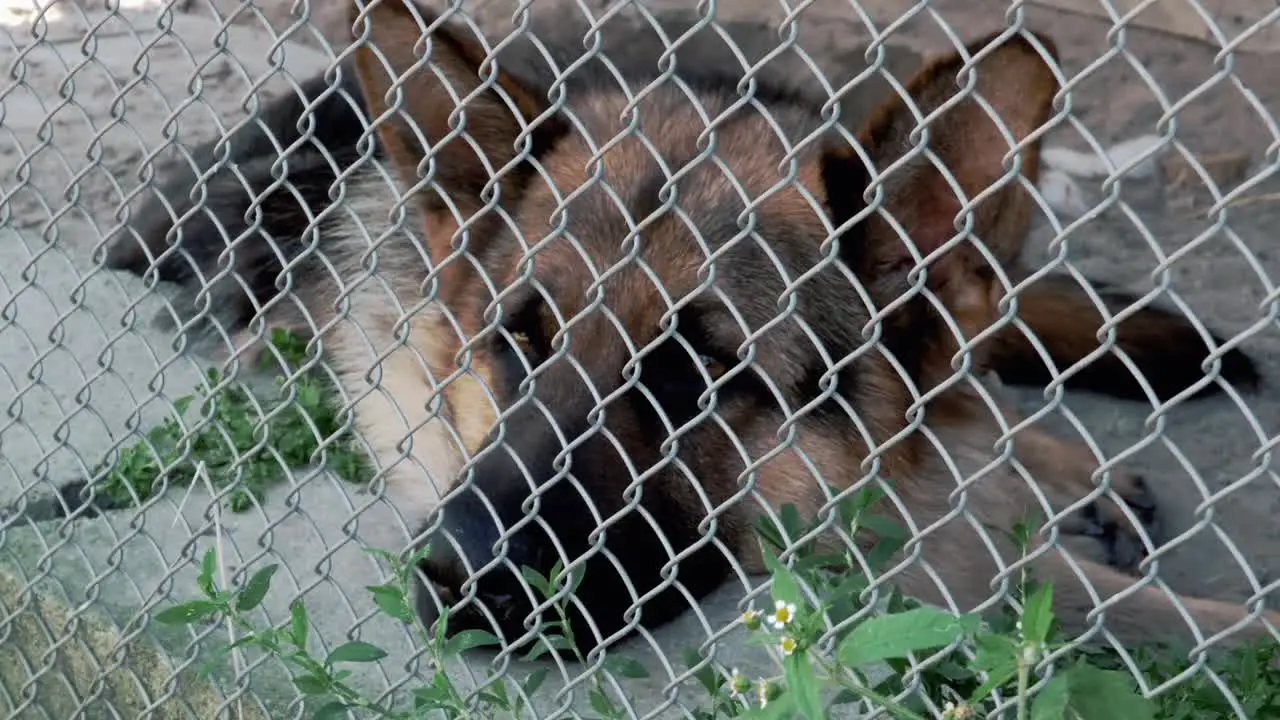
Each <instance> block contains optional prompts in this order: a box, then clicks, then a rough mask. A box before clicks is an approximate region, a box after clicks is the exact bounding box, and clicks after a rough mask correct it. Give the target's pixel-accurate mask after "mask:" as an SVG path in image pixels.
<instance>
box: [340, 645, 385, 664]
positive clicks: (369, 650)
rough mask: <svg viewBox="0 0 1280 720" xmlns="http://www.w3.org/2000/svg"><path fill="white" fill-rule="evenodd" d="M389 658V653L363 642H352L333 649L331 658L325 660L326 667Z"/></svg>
mask: <svg viewBox="0 0 1280 720" xmlns="http://www.w3.org/2000/svg"><path fill="white" fill-rule="evenodd" d="M386 656H387V651H386V650H383V649H382V648H380V647H378V646H377V645H373V644H370V643H367V642H364V641H363V640H352V641H351V642H348V643H343V644H342V645H339V646H338V647H336V648H334V649H333V652H331V653H329V657H327V658H325V661H324V664H325V665H334V664H337V663H341V662H354V663H365V662H377V661H378V660H381V659H382V658H384V657H386Z"/></svg>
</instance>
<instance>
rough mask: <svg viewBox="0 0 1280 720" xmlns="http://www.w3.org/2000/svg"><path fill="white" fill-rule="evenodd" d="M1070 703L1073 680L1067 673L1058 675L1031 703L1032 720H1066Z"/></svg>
mask: <svg viewBox="0 0 1280 720" xmlns="http://www.w3.org/2000/svg"><path fill="white" fill-rule="evenodd" d="M1024 627H1025V626H1024ZM1070 701H1071V679H1070V678H1069V677H1068V676H1067V675H1066V673H1062V674H1059V675H1056V676H1054V678H1053V679H1052V680H1050V681H1049V682H1048V683H1046V684H1045V686H1044V687H1043V688H1042V689H1041V690H1040V692H1038V693H1036V697H1035V699H1034V700H1032V701H1031V720H1065V718H1066V717H1067V704H1068V703H1069V702H1070Z"/></svg>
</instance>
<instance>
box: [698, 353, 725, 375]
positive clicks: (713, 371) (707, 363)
mask: <svg viewBox="0 0 1280 720" xmlns="http://www.w3.org/2000/svg"><path fill="white" fill-rule="evenodd" d="M698 361H699V362H701V363H702V367H703V368H704V369H705V370H706V371H707V375H710V376H711V379H712V380H719V379H720V376H721V375H724V374H725V373H726V372H728V370H729V368H728V367H726V366H725V364H724V363H722V362H720V361H719V360H717V359H715V358H713V357H711V356H710V355H699V356H698Z"/></svg>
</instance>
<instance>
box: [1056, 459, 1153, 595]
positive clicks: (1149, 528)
mask: <svg viewBox="0 0 1280 720" xmlns="http://www.w3.org/2000/svg"><path fill="white" fill-rule="evenodd" d="M1111 488H1112V490H1114V491H1115V495H1118V496H1119V497H1120V499H1121V500H1123V501H1124V503H1125V504H1126V505H1128V507H1129V511H1130V512H1131V513H1132V515H1133V516H1134V517H1135V518H1137V520H1138V521H1139V522H1140V523H1141V524H1142V529H1143V530H1145V531H1146V535H1147V538H1148V539H1150V541H1151V543H1152V544H1153V545H1158V544H1159V543H1160V542H1162V540H1163V535H1162V528H1161V513H1160V508H1159V504H1158V503H1157V501H1156V497H1155V493H1153V492H1151V488H1150V486H1149V485H1148V484H1147V481H1146V480H1145V479H1143V477H1142V476H1141V475H1132V474H1128V473H1121V474H1116V475H1112V480H1111ZM1062 529H1063V531H1064V532H1067V533H1069V534H1073V535H1083V536H1086V537H1090V538H1093V539H1094V540H1096V541H1097V542H1098V543H1099V544H1100V545H1101V549H1102V551H1103V553H1104V556H1105V561H1106V563H1107V564H1108V565H1111V566H1112V567H1114V568H1116V569H1118V570H1124V571H1127V572H1133V571H1136V570H1137V567H1138V564H1139V563H1140V562H1142V560H1143V558H1145V557H1146V556H1147V545H1146V543H1145V542H1144V541H1143V538H1142V534H1141V533H1140V532H1139V531H1138V529H1137V528H1136V527H1134V524H1133V521H1132V520H1130V519H1129V516H1128V515H1126V513H1125V511H1124V510H1123V509H1122V508H1121V507H1120V505H1119V504H1117V503H1116V502H1115V501H1113V500H1112V499H1111V495H1110V494H1108V495H1104V496H1102V497H1100V498H1098V499H1097V500H1095V501H1094V502H1092V503H1090V504H1088V505H1086V506H1085V507H1084V508H1082V509H1081V510H1080V511H1079V512H1077V513H1075V514H1074V515H1073V516H1072V517H1071V518H1070V519H1069V520H1068V522H1067V523H1065V524H1064V525H1063V528H1062Z"/></svg>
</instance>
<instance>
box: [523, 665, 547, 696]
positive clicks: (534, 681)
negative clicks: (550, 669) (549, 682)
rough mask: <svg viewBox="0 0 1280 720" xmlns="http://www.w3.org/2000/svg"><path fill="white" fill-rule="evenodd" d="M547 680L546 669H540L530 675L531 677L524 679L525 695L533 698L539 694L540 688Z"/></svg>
mask: <svg viewBox="0 0 1280 720" xmlns="http://www.w3.org/2000/svg"><path fill="white" fill-rule="evenodd" d="M546 679H547V669H546V668H538V669H537V670H534V671H533V672H531V673H529V677H527V678H525V679H524V694H525V695H529V696H530V697H532V696H533V694H534V693H536V692H538V688H540V687H542V683H543V681H544V680H546Z"/></svg>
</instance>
